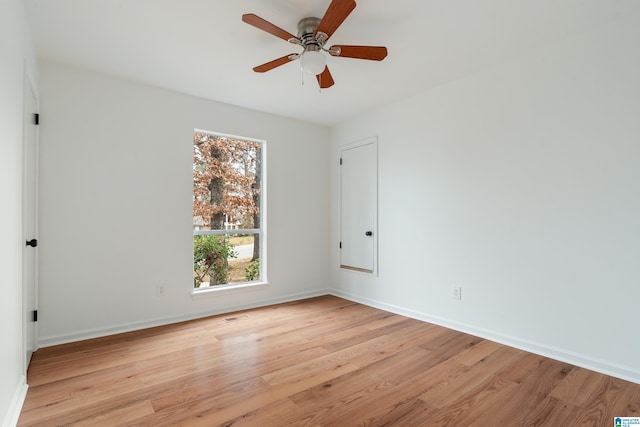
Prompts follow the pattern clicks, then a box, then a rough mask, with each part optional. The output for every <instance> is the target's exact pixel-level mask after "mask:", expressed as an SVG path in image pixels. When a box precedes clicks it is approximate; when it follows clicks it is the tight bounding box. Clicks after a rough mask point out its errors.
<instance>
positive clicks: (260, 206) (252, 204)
mask: <svg viewBox="0 0 640 427" xmlns="http://www.w3.org/2000/svg"><path fill="white" fill-rule="evenodd" d="M264 158H265V143H264V141H257V140H253V139H248V138H241V137H235V136H230V135H222V134H216V133H212V132H206V131H200V130H196V131H195V133H194V138H193V286H194V288H195V289H197V290H205V289H212V288H215V287H219V286H231V285H237V284H240V283H243V284H246V283H251V282H266V277H265V271H266V268H265V265H264V263H262V262H261V261H262V260H264V258H265V257H264V248H265V247H266V245H265V241H264V240H265V239H264V238H265V233H264V221H265V215H264V206H265V201H264V182H263V175H264V170H265V162H264Z"/></svg>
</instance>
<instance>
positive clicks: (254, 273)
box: [244, 259, 260, 282]
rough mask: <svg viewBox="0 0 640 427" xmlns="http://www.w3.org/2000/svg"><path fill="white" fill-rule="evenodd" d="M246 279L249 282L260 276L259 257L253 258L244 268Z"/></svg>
mask: <svg viewBox="0 0 640 427" xmlns="http://www.w3.org/2000/svg"><path fill="white" fill-rule="evenodd" d="M244 272H245V274H246V276H247V281H248V282H251V281H253V280H257V279H259V278H260V259H254V260H253V261H251V264H249V265H248V266H247V268H245V269H244Z"/></svg>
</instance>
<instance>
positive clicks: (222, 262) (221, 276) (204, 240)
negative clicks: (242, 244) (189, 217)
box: [193, 234, 238, 288]
mask: <svg viewBox="0 0 640 427" xmlns="http://www.w3.org/2000/svg"><path fill="white" fill-rule="evenodd" d="M233 248H234V246H233V244H231V242H230V241H229V239H228V238H227V236H217V235H212V234H209V235H206V236H193V272H194V277H193V286H194V287H196V288H197V287H199V286H200V285H201V284H202V282H204V281H206V280H205V279H206V277H207V276H208V277H209V284H210V286H213V285H222V284H225V283H228V282H229V262H228V261H227V260H228V259H229V258H235V257H237V256H238V254H237V253H236V251H234V250H233Z"/></svg>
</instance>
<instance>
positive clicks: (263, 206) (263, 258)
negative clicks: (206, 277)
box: [191, 129, 269, 296]
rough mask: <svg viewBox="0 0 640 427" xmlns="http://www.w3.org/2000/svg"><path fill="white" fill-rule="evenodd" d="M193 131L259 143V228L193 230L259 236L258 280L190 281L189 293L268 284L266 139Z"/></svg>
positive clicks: (198, 293) (201, 232)
mask: <svg viewBox="0 0 640 427" xmlns="http://www.w3.org/2000/svg"><path fill="white" fill-rule="evenodd" d="M193 133H194V134H196V133H202V134H206V135H211V136H216V137H220V138H229V139H239V140H242V141H250V142H255V143H257V144H260V161H261V164H260V167H261V170H260V228H242V229H231V230H193V236H204V235H232V234H257V235H258V236H260V239H259V240H260V280H256V281H254V282H240V283H227V284H224V285H216V286H211V287H208V288H194V287H193V281H191V295H192V296H202V295H212V294H218V293H220V292H225V293H226V292H233V291H242V290H246V289H247V288H251V289H253V288H259V287H264V286H267V285H269V282H268V280H267V230H266V225H267V181H266V179H265V178H266V176H267V141H265V140H263V139H255V138H248V137H246V136H238V135H231V134H226V133H220V132H213V131H209V130H203V129H194V130H193Z"/></svg>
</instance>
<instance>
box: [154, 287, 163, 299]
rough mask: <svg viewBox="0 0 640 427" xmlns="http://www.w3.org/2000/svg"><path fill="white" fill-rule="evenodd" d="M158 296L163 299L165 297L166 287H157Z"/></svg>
mask: <svg viewBox="0 0 640 427" xmlns="http://www.w3.org/2000/svg"><path fill="white" fill-rule="evenodd" d="M156 296H158V297H163V296H164V285H158V286H156Z"/></svg>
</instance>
